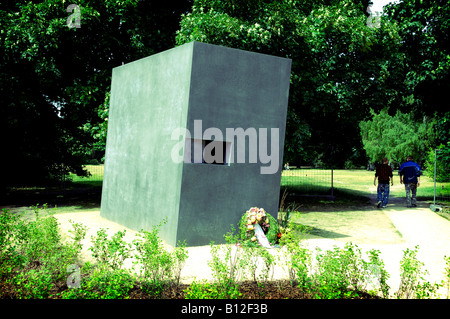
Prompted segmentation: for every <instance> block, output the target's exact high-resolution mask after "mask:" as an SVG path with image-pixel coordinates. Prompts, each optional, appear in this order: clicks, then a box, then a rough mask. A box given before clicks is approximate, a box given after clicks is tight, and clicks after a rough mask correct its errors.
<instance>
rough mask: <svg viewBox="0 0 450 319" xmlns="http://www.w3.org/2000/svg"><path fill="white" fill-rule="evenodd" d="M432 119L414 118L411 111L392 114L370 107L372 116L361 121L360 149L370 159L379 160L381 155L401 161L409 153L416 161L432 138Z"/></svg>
mask: <svg viewBox="0 0 450 319" xmlns="http://www.w3.org/2000/svg"><path fill="white" fill-rule="evenodd" d="M434 125H435V121H434V120H428V119H426V118H425V119H423V121H422V122H418V121H416V120H415V119H414V117H413V115H412V114H404V113H401V112H400V111H397V113H396V114H395V115H394V116H391V115H389V114H388V112H387V110H382V111H381V112H380V113H378V114H377V113H375V112H373V111H372V119H371V120H368V121H361V122H360V128H361V138H362V142H363V145H364V149H365V150H366V152H367V155H368V156H369V158H370V160H371V161H372V162H379V161H381V159H382V158H383V157H385V156H386V157H388V158H389V160H391V161H395V162H401V161H402V160H404V159H405V158H406V157H407V156H409V155H412V156H413V157H414V158H415V159H416V160H417V161H421V160H422V159H423V155H424V152H425V151H426V150H427V149H428V148H429V147H430V145H432V143H433V142H434V139H435V135H434V133H433V127H434Z"/></svg>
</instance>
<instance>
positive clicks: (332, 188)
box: [331, 167, 334, 197]
mask: <svg viewBox="0 0 450 319" xmlns="http://www.w3.org/2000/svg"><path fill="white" fill-rule="evenodd" d="M331 197H334V187H333V167H332V168H331Z"/></svg>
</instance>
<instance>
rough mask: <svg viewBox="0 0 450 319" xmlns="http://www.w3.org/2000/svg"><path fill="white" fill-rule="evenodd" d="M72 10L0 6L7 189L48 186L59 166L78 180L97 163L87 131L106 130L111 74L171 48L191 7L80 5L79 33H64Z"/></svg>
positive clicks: (49, 2) (56, 4)
mask: <svg viewBox="0 0 450 319" xmlns="http://www.w3.org/2000/svg"><path fill="white" fill-rule="evenodd" d="M70 4H71V2H68V1H58V0H45V1H39V2H38V1H24V0H22V1H9V2H2V3H1V4H0V25H1V26H0V54H1V57H0V105H1V107H0V129H1V136H2V139H1V145H0V147H1V149H2V150H3V154H4V156H3V165H2V170H3V172H2V178H1V180H2V183H4V184H11V183H19V184H20V183H36V182H42V181H45V180H49V179H52V178H54V177H55V176H58V175H59V174H60V173H61V172H62V170H61V167H62V166H64V167H65V168H66V172H67V171H74V172H77V173H79V174H82V173H83V172H82V170H81V165H82V164H85V163H86V161H87V160H89V159H90V158H92V157H94V158H96V159H101V157H102V154H101V153H102V151H104V145H101V144H102V143H101V142H100V143H98V139H95V137H96V136H95V135H94V136H93V134H91V131H92V130H93V131H94V133H96V134H97V135H98V134H100V135H102V134H103V135H104V134H105V133H103V132H105V131H106V125H105V124H104V123H105V120H106V118H107V116H106V113H107V104H108V101H109V100H108V94H109V90H110V81H111V69H112V68H113V67H116V66H119V65H121V64H123V63H127V62H131V61H133V60H136V59H139V58H142V57H145V56H148V55H151V54H154V53H157V52H159V51H162V50H166V49H169V48H171V47H173V46H174V43H175V41H174V37H175V31H176V30H177V28H178V26H179V17H180V15H181V14H182V13H184V12H186V11H187V10H189V8H190V5H191V3H190V1H170V0H168V1H163V2H155V1H139V0H125V1H117V0H106V1H103V0H102V1H87V0H80V1H77V7H76V8H75V9H76V10H79V13H80V16H79V17H80V21H79V22H80V25H79V28H77V27H73V25H71V26H72V27H69V26H68V23H69V22H70V21H68V20H69V19H70V18H71V15H72V14H74V13H75V11H74V10H70V8H69V12H68V10H67V9H68V7H69V5H70ZM69 25H70V23H69ZM105 101H106V103H105ZM97 137H98V136H97ZM96 143H97V144H96ZM96 146H97V149H98V148H100V149H98V150H99V151H100V152H97V153H98V154H95V152H93V150H95V148H96ZM102 147H103V150H102V149H101V148H102Z"/></svg>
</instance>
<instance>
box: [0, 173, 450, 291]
mask: <svg viewBox="0 0 450 319" xmlns="http://www.w3.org/2000/svg"><path fill="white" fill-rule="evenodd" d="M88 168H89V169H91V171H92V172H94V171H95V172H101V169H99V168H96V167H94V166H90V167H88ZM293 172H295V171H293V170H292V171H284V172H283V177H282V178H285V176H289V178H291V182H292V175H293V174H294V173H293ZM307 174H309V176H310V177H311V178H313V176H314V170H309V173H307ZM373 174H374V172H371V171H366V170H335V171H334V172H333V179H334V182H333V184H334V187H335V190H334V194H335V199H334V200H330V199H329V198H327V197H321V196H318V197H315V196H301V194H300V195H298V196H283V194H281V200H282V202H281V203H280V204H281V205H280V206H281V207H280V212H278V213H275V214H277V217H278V219H279V220H278V221H279V223H280V226H281V225H284V226H285V227H287V228H290V230H286V229H284V230H280V233H281V234H282V236H284V238H283V237H282V240H281V241H280V242H278V243H276V245H274V246H273V248H270V249H264V248H261V247H257V246H251V245H250V246H247V245H246V244H244V242H245V241H243V238H242V237H239V236H238V232H237V233H234V235H231V233H230V234H228V236H227V244H225V245H213V244H212V243H211V245H206V246H196V247H183V245H181V246H179V247H171V246H168V245H166V244H165V243H164V242H163V241H161V240H160V239H159V237H158V233H157V229H156V228H155V229H154V230H153V231H152V232H147V233H140V232H136V231H133V230H131V229H127V228H126V227H123V226H121V225H119V224H116V223H113V222H111V221H108V220H106V219H104V218H102V217H101V216H100V202H99V197H98V196H91V197H85V198H83V197H81V198H79V197H73V198H72V199H70V198H67V203H66V204H64V203H63V202H61V199H58V200H59V201H60V202H61V203H62V205H60V206H59V205H57V206H56V207H54V206H55V205H54V204H52V203H49V205H48V206H47V205H45V206H44V207H42V205H40V206H39V207H38V206H32V207H31V206H19V207H16V206H14V205H12V206H10V207H5V208H4V210H5V211H4V213H3V214H2V236H6V237H4V238H3V239H5V238H8V239H15V240H17V241H19V242H20V241H21V242H22V244H20V245H17V246H14V245H9V246H8V245H6V246H5V242H3V249H4V250H3V253H7V254H8V253H9V254H12V255H11V256H15V259H14V258H13V259H11V260H12V261H13V262H14V261H15V262H17V263H18V264H20V265H21V267H18V266H17V265H18V264H15V266H14V265H8V263H5V264H3V267H2V280H1V290H0V291H1V296H2V297H3V298H52V299H53V298H56V299H73V298H82V299H90V298H95V299H98V298H136V299H140V298H151V299H155V298H156V299H158V298H164V299H172V298H176V299H180V298H181V299H184V298H191V299H200V298H213V299H216V298H219V299H223V298H226V299H228V298H233V299H236V298H238V299H253V298H257V299H263V298H268V299H273V298H275V299H278V298H281V299H283V298H295V299H299V298H300V299H314V298H333V299H335V298H351V299H354V298H356V299H360V298H364V299H366V298H369V299H373V298H376V299H378V298H449V291H448V289H449V286H448V285H449V280H450V273H449V271H450V259H449V258H448V256H450V250H449V246H448V242H450V218H449V217H448V215H449V214H448V211H445V210H444V211H441V212H432V211H431V210H430V208H429V206H430V203H432V200H433V189H434V183H432V181H431V180H430V179H428V178H426V177H423V178H422V184H421V186H420V188H419V190H418V196H419V202H418V203H419V205H418V207H417V208H414V209H411V208H406V205H405V200H404V187H403V185H400V184H399V183H398V177H397V176H396V178H395V180H394V186H393V187H392V188H391V200H390V203H389V204H388V207H387V208H385V209H378V208H376V207H375V196H376V188H375V186H373ZM91 178H93V179H97V180H101V178H100V177H95V176H92V177H91ZM87 179H88V178H86V177H85V178H79V177H75V176H74V177H73V178H72V182H71V183H70V185H68V186H69V187H68V189H69V190H74V189H80V187H81V188H83V189H84V188H86V187H87V186H86V185H89V183H88V181H87ZM282 183H283V180H282ZM297 183H298V184H299V185H300V184H305V181H302V180H301V179H298V182H297ZM314 183H316V182H314ZM323 186H324V187H325V185H323ZM439 186H440V187H441V189H442V188H443V189H445V188H447V187H449V184H448V183H447V184H445V183H442V184H439ZM91 187H94V188H95V186H92V185H91ZM296 189H297V190H298V189H299V188H298V187H297V188H296ZM68 194H70V192H69V193H68ZM284 194H285V195H286V193H284ZM293 195H295V194H293ZM69 197H70V196H69ZM55 199H57V197H55ZM6 211H7V212H6ZM244 213H245V212H243V214H244ZM268 213H269V214H272V215H275V214H274V213H273V212H268ZM287 214H289V215H290V216H289V221H290V223H291V225H290V226H286V225H287V224H286V215H287ZM6 216H8V217H6ZM19 216H20V217H19ZM8 218H10V219H8ZM14 218H18V219H17V220H13V219H14ZM237 223H238V221H236V224H237ZM7 226H9V228H8V227H7ZM19 234H22V236H23V235H24V234H26V236H28V238H26V239H24V238H21V237H20V236H21V235H19ZM224 235H226V234H224ZM8 236H9V237H8ZM21 245H22V247H21ZM46 249H47V251H46ZM150 253H151V255H148V254H150ZM146 254H147V255H146ZM133 256H134V257H133ZM149 256H152V258H148V257H149ZM154 256H158V258H154ZM146 257H147V258H146ZM155 259H157V260H159V261H160V262H161V264H158V262H156V261H155ZM164 260H165V264H164ZM8 267H9V268H8ZM145 271H147V272H146V273H145ZM144 278H146V279H144ZM77 280H78V281H77Z"/></svg>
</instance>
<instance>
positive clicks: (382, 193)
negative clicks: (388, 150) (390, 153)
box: [373, 157, 394, 208]
mask: <svg viewBox="0 0 450 319" xmlns="http://www.w3.org/2000/svg"><path fill="white" fill-rule="evenodd" d="M377 177H378V186H377ZM389 180H390V181H391V185H392V186H394V177H393V175H392V168H391V167H390V166H389V165H388V158H387V157H385V158H383V164H381V165H378V167H377V170H376V171H375V179H374V180H373V184H374V185H375V186H377V207H378V208H381V207H383V208H385V207H386V206H387V204H388V201H389Z"/></svg>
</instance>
